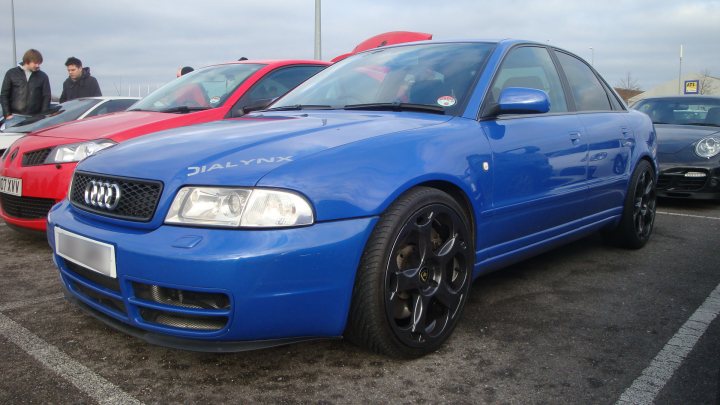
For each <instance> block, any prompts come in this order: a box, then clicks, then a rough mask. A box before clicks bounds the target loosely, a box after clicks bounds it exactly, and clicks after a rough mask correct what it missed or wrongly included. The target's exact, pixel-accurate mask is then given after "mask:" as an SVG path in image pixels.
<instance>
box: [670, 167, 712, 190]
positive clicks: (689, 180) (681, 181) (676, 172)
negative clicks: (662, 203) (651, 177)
mask: <svg viewBox="0 0 720 405" xmlns="http://www.w3.org/2000/svg"><path fill="white" fill-rule="evenodd" d="M688 172H699V173H705V175H706V176H705V177H685V173H688ZM709 178H710V173H708V171H707V170H704V169H681V168H677V169H670V170H666V171H664V172H662V173H660V176H658V183H657V189H658V190H665V191H700V190H702V189H703V188H705V184H707V181H708V179H709Z"/></svg>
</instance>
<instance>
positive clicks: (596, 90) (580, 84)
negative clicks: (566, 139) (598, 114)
mask: <svg viewBox="0 0 720 405" xmlns="http://www.w3.org/2000/svg"><path fill="white" fill-rule="evenodd" d="M557 57H558V60H559V61H560V66H562V69H563V71H564V72H565V76H567V79H568V82H570V89H571V91H572V95H573V97H574V98H575V105H576V107H577V109H578V111H610V110H612V107H611V106H610V100H609V99H608V94H607V92H605V88H604V87H603V85H602V83H601V82H600V80H598V78H597V76H595V73H593V71H592V70H591V69H590V67H589V66H588V65H586V64H585V63H584V62H583V61H581V60H579V59H577V58H575V57H574V56H570V55H568V54H566V53H562V52H557Z"/></svg>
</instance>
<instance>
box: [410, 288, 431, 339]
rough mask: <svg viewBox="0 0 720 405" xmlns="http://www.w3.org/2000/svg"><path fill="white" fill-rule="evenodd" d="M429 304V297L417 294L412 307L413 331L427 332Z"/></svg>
mask: <svg viewBox="0 0 720 405" xmlns="http://www.w3.org/2000/svg"><path fill="white" fill-rule="evenodd" d="M429 306H430V299H429V297H427V296H425V295H422V294H418V295H417V296H415V299H414V302H413V309H412V327H411V328H410V329H411V331H412V332H413V333H424V332H425V323H426V322H427V315H428V310H429Z"/></svg>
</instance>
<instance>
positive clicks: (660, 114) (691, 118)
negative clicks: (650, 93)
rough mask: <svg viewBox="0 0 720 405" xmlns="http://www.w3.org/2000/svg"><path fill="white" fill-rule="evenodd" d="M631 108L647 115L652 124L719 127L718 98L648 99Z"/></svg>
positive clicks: (719, 106) (719, 99)
mask: <svg viewBox="0 0 720 405" xmlns="http://www.w3.org/2000/svg"><path fill="white" fill-rule="evenodd" d="M633 108H634V109H636V110H638V111H642V112H644V113H645V114H647V115H649V116H650V118H651V119H652V121H653V124H674V125H703V126H714V127H720V98H717V99H714V98H689V97H685V98H684V97H672V98H659V99H649V100H641V101H639V102H638V103H637V104H635V105H634V106H633Z"/></svg>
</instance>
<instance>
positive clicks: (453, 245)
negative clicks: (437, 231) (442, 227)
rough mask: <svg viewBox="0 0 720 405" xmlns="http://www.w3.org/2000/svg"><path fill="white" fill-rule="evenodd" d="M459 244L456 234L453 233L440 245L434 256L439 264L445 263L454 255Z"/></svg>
mask: <svg viewBox="0 0 720 405" xmlns="http://www.w3.org/2000/svg"><path fill="white" fill-rule="evenodd" d="M459 246H460V241H459V238H458V235H457V234H455V235H453V236H452V237H451V238H449V239H448V240H446V241H445V243H443V244H442V246H440V249H438V251H437V253H436V254H435V257H436V258H437V260H438V262H439V263H440V264H441V265H444V264H446V263H447V262H449V261H450V260H452V258H453V257H454V256H455V253H457V251H458V249H459Z"/></svg>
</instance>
